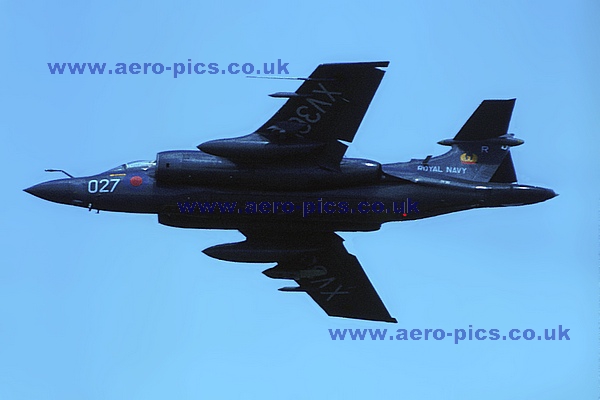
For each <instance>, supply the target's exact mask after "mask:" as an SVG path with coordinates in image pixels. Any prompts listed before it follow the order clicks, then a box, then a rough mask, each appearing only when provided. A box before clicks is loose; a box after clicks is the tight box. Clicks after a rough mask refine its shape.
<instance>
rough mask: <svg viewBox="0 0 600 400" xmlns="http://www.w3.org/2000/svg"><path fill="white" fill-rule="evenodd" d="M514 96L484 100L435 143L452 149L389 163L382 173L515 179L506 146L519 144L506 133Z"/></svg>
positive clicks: (467, 178)
mask: <svg viewBox="0 0 600 400" xmlns="http://www.w3.org/2000/svg"><path fill="white" fill-rule="evenodd" d="M514 105H515V99H510V100H485V101H483V102H482V103H481V104H480V105H479V107H478V108H477V110H475V112H474V113H473V115H471V117H470V118H469V119H468V120H467V122H466V123H465V124H464V125H463V127H462V128H461V129H460V130H459V131H458V133H457V134H456V136H455V137H454V138H453V139H446V140H442V141H440V142H438V143H439V144H441V145H445V146H451V147H452V148H451V149H450V151H448V152H447V153H445V154H442V155H440V156H437V157H431V156H428V157H427V158H425V159H424V160H411V161H410V162H408V163H398V164H390V165H388V166H387V167H386V168H384V171H385V172H388V171H389V172H388V173H390V174H391V175H395V176H399V177H401V178H407V179H411V175H414V176H417V175H418V176H426V177H431V178H451V179H462V180H469V181H475V182H502V183H512V182H516V181H517V177H516V174H515V169H514V166H513V163H512V158H511V156H510V150H509V149H510V147H511V146H518V145H520V144H523V141H522V140H520V139H516V138H515V137H514V135H512V134H508V133H507V131H508V125H509V123H510V118H511V115H512V111H513V108H514Z"/></svg>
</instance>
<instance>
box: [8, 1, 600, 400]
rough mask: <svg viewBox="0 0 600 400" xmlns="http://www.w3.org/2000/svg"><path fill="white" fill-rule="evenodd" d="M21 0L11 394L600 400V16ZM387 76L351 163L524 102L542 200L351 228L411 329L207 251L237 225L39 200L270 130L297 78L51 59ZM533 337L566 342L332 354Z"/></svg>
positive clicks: (499, 8) (539, 4) (12, 187)
mask: <svg viewBox="0 0 600 400" xmlns="http://www.w3.org/2000/svg"><path fill="white" fill-rule="evenodd" d="M522 3H525V2H520V1H503V2H498V1H493V2H492V1H483V2H479V1H472V2H465V1H458V2H452V5H449V4H448V2H441V1H440V2H434V1H427V2H414V1H401V2H391V1H390V2H388V3H387V4H386V3H385V2H383V3H382V2H379V3H372V4H367V3H365V2H364V1H361V2H338V3H335V4H333V3H326V2H323V1H312V0H308V1H304V2H302V3H298V4H294V5H288V4H287V3H282V2H261V1H258V2H250V3H249V2H239V1H231V2H227V5H220V4H221V3H219V2H210V4H206V5H200V4H199V2H164V3H161V2H147V1H146V2H141V1H140V2H123V3H121V2H118V3H117V2H115V3H114V4H107V3H106V2H79V1H78V2H75V1H73V2H60V3H59V4H55V3H53V2H42V1H32V2H22V1H3V2H1V3H0V43H1V48H2V56H1V58H0V60H1V62H0V74H1V76H2V77H3V79H2V83H1V85H0V115H1V118H0V135H1V137H2V143H3V149H4V151H3V152H2V158H3V174H2V191H1V192H2V197H0V202H1V203H0V205H1V206H0V219H1V221H2V223H1V224H2V225H1V226H2V234H3V236H2V240H1V242H0V249H1V254H2V260H1V261H0V262H1V266H0V398H1V399H166V398H178V399H179V398H180V399H198V398H205V399H228V398H260V399H280V398H284V397H285V398H290V399H306V398H336V399H338V398H339V399H341V398H344V399H352V398H403V399H432V398H444V399H481V398H485V399H508V398H510V399H533V398H537V399H567V398H569V399H592V398H597V396H598V372H599V370H598V364H597V363H598V311H599V310H598V304H599V301H598V298H599V297H598V264H599V256H598V254H599V248H598V222H599V211H598V210H599V204H600V203H599V201H600V200H599V199H600V196H599V190H598V183H599V182H600V180H599V168H598V167H599V165H598V161H597V159H598V147H599V144H600V139H599V128H600V113H599V111H598V110H599V109H600V94H599V93H600V91H599V89H600V85H599V79H598V71H600V52H599V51H598V50H599V49H600V43H599V42H600V28H599V26H600V25H599V24H598V21H599V16H600V4H599V3H598V2H597V1H563V2H557V1H532V2H527V3H528V5H523V4H522ZM188 58H191V59H192V60H194V61H198V62H219V63H222V64H227V63H229V62H242V63H243V62H253V63H262V62H271V61H276V60H277V59H282V60H284V62H288V63H289V71H290V74H291V75H293V76H306V75H308V74H310V72H311V71H312V70H313V69H314V68H315V67H316V66H317V65H318V64H320V63H324V62H342V61H378V60H389V61H391V64H390V67H389V68H388V69H387V74H386V76H385V78H384V80H383V82H382V84H381V87H380V89H379V91H378V93H377V94H376V97H375V99H374V101H373V102H372V104H371V108H370V109H369V111H368V113H367V115H366V117H365V120H364V122H363V124H362V126H361V128H360V130H359V132H358V134H357V137H356V139H355V141H354V143H353V144H352V146H351V148H350V149H349V151H348V154H347V155H348V156H351V157H364V158H370V159H375V160H378V161H380V162H393V161H405V160H408V159H410V158H411V157H424V156H425V155H427V154H440V153H441V152H442V151H445V150H446V148H443V147H441V146H439V145H437V144H435V143H436V142H437V141H438V140H441V139H445V138H451V137H453V136H454V134H455V133H456V132H457V130H458V129H459V128H460V126H461V125H462V123H463V122H464V121H465V120H466V118H467V117H468V116H469V115H470V114H471V112H472V111H473V110H474V109H475V108H476V107H477V105H478V104H479V103H480V102H481V101H482V100H483V99H486V98H513V97H516V98H517V103H516V108H515V111H514V114H513V120H512V123H511V127H510V131H511V132H514V133H515V134H516V135H517V137H520V138H522V139H524V140H525V145H524V146H521V147H518V148H515V149H514V151H513V159H514V161H515V165H516V169H517V175H518V177H519V181H520V182H521V183H525V184H533V185H540V186H546V187H550V188H553V189H554V190H555V191H557V192H558V193H560V196H559V197H557V198H555V199H553V200H551V201H548V202H546V203H542V204H538V205H533V206H524V207H514V208H504V209H488V210H473V211H468V212H463V213H457V214H452V215H446V216H441V217H437V218H433V219H428V220H422V221H417V222H406V223H393V224H387V225H385V226H384V227H383V228H382V229H381V230H380V231H378V232H374V233H351V234H349V233H344V234H342V236H343V237H344V238H345V239H346V246H347V248H348V250H349V251H350V252H351V253H353V254H355V255H356V256H357V257H358V258H359V260H360V261H361V263H362V265H363V267H364V268H365V270H366V272H367V274H368V275H369V277H370V278H371V280H372V282H373V284H374V286H375V287H376V288H377V290H378V292H379V293H380V295H381V297H382V299H383V300H384V302H385V304H386V305H387V307H388V309H389V310H390V311H391V314H392V315H393V316H395V317H396V318H397V319H398V320H399V324H398V325H391V324H381V323H374V322H364V321H352V320H344V319H336V318H328V317H326V316H325V314H324V313H323V312H322V311H321V310H320V309H319V308H318V307H317V306H316V304H314V303H313V302H312V300H310V299H309V297H308V296H306V295H303V294H295V293H281V292H278V291H277V290H276V289H277V288H278V287H280V286H284V282H282V281H274V280H270V279H268V278H266V277H264V276H263V275H262V274H261V273H260V272H261V271H262V270H264V269H266V268H268V267H270V266H272V264H266V265H260V264H247V265H245V264H233V263H225V262H220V261H217V260H213V259H210V258H208V257H206V256H205V255H204V254H202V253H201V250H202V249H204V248H206V247H209V246H212V245H215V244H219V243H226V242H231V241H237V240H239V239H241V237H242V236H241V235H240V234H239V233H237V232H233V231H228V232H225V231H201V230H198V231H196V230H183V229H175V228H168V227H165V226H161V225H159V224H158V223H157V219H156V217H155V216H151V215H130V214H113V213H100V214H99V215H96V214H95V213H89V212H87V210H85V209H80V208H75V207H68V206H63V205H57V204H53V203H49V202H44V201H42V200H40V199H37V198H34V197H33V196H30V195H28V194H26V193H24V192H23V191H22V189H23V188H26V187H29V186H31V185H33V184H36V183H39V182H42V181H44V180H48V179H50V178H55V177H58V176H52V175H50V174H47V173H44V172H43V170H44V169H45V168H64V169H66V170H67V171H69V172H70V173H72V174H75V175H78V176H85V175H90V174H95V173H98V172H101V171H103V170H106V169H109V168H111V167H114V166H116V165H118V164H121V163H123V162H127V161H132V160H138V159H153V158H154V157H155V154H156V153H157V152H159V151H162V150H169V149H193V148H194V147H195V146H196V145H198V144H199V143H202V142H204V141H207V140H210V139H216V138H219V137H233V136H239V135H242V134H246V133H250V132H252V131H253V130H254V129H256V128H257V127H258V126H260V124H262V123H263V122H264V121H265V120H266V119H267V118H268V117H270V116H271V115H272V113H273V112H275V111H276V110H277V108H278V107H279V106H280V104H281V100H278V99H272V98H269V97H267V94H269V93H272V92H275V91H293V90H295V89H296V87H297V86H298V82H294V81H281V80H257V79H246V78H244V77H243V76H240V75H238V76H234V75H203V76H194V75H190V76H187V75H186V76H183V77H180V78H178V79H173V78H171V77H170V76H169V75H167V74H163V75H136V76H133V75H127V76H117V75H104V76H91V75H81V76H71V75H63V76H59V75H51V74H50V73H49V72H48V68H47V65H46V63H48V62H106V63H109V64H111V65H112V64H115V63H118V62H127V63H132V62H162V63H165V64H172V63H174V62H186V61H187V59H188ZM469 324H471V325H473V326H474V327H476V328H479V327H480V328H486V329H491V328H498V329H501V330H509V329H511V328H521V329H526V328H532V329H536V330H543V329H544V328H555V327H557V326H558V325H559V324H560V325H563V326H564V327H566V328H569V329H570V338H571V340H570V341H561V342H558V341H557V342H544V341H540V342H538V341H531V342H525V341H523V340H521V341H518V342H509V341H497V342H492V341H481V342H477V341H472V342H467V341H465V342H462V343H460V344H458V345H455V344H453V342H451V341H439V342H436V341H426V342H425V341H419V342H416V341H411V342H399V341H381V342H375V341H343V342H340V341H335V342H334V341H332V340H331V339H330V337H329V333H328V329H329V328H332V329H335V328H388V329H393V330H395V329H398V328H406V329H413V328H421V329H425V328H442V329H446V330H453V329H455V328H464V329H466V328H468V326H469Z"/></svg>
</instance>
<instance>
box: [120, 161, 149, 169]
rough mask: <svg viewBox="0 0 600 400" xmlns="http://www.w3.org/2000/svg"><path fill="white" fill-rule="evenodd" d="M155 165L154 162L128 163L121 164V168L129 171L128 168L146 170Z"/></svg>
mask: <svg viewBox="0 0 600 400" xmlns="http://www.w3.org/2000/svg"><path fill="white" fill-rule="evenodd" d="M155 165H156V161H132V162H130V163H127V164H123V167H124V168H125V169H129V168H142V169H148V168H151V167H154V166H155Z"/></svg>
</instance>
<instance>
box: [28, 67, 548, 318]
mask: <svg viewBox="0 0 600 400" xmlns="http://www.w3.org/2000/svg"><path fill="white" fill-rule="evenodd" d="M387 66H388V62H365V63H337V64H322V65H320V66H318V67H317V69H316V70H315V71H314V72H313V73H312V74H311V75H310V76H309V77H308V78H303V83H302V84H301V86H300V87H299V88H298V89H297V90H296V91H295V92H289V93H288V92H278V93H274V94H272V95H271V96H272V97H275V98H284V99H287V101H286V102H285V104H284V105H283V106H282V107H281V108H280V109H279V111H277V112H276V113H275V115H273V116H272V117H271V118H270V119H269V120H268V121H267V122H266V123H265V124H264V125H262V126H261V127H260V128H258V129H257V130H256V131H255V132H253V133H251V134H249V135H246V136H242V137H238V138H233V139H219V140H213V141H209V142H206V143H203V144H201V145H199V146H198V150H181V151H166V152H161V153H158V155H157V157H156V160H155V161H137V162H132V163H128V164H123V165H121V166H118V167H116V168H113V169H111V170H108V171H106V172H103V173H101V174H98V175H93V176H88V177H83V178H75V177H73V176H71V175H69V174H67V175H68V178H66V179H58V180H53V181H49V182H45V183H41V184H39V185H35V186H32V187H30V188H28V189H25V191H26V192H28V193H30V194H33V195H35V196H37V197H40V198H42V199H46V200H49V201H53V202H56V203H63V204H69V205H74V206H79V207H85V208H88V209H89V210H92V209H96V210H98V212H99V211H100V210H106V211H119V212H128V213H152V214H157V215H158V222H159V223H161V224H164V225H168V226H173V227H181V228H199V229H237V230H239V231H240V232H241V233H242V234H243V235H244V236H245V237H246V240H245V241H242V242H239V243H230V244H221V245H217V246H213V247H210V248H208V249H206V250H204V253H205V254H206V255H208V256H210V257H214V258H217V259H220V260H226V261H233V262H249V263H276V265H275V266H274V267H272V268H269V269H267V270H265V271H264V272H263V273H264V274H265V275H266V276H268V277H270V278H275V279H290V280H294V281H296V283H297V286H292V287H283V288H281V289H280V290H282V291H285V292H305V293H307V294H308V295H309V296H310V297H311V298H312V299H313V300H314V301H315V302H316V303H317V304H318V305H319V306H320V307H321V308H322V309H323V310H324V311H325V312H326V313H327V314H328V315H330V316H337V317H346V318H356V319H365V320H373V321H385V322H396V319H394V318H392V317H391V316H390V314H389V312H388V310H387V309H386V307H385V306H384V304H383V302H382V301H381V299H380V298H379V296H378V294H377V292H376V291H375V289H374V288H373V286H372V284H371V282H370V281H369V279H368V278H367V275H366V274H365V272H364V271H363V269H362V267H361V266H360V264H359V262H358V260H357V259H356V257H354V256H353V255H351V254H349V253H348V252H347V251H346V249H345V248H344V246H343V243H342V242H343V239H342V238H341V237H340V236H338V235H337V234H336V232H339V231H375V230H378V229H379V228H380V227H381V224H383V223H385V222H390V221H406V220H416V219H421V218H427V217H433V216H436V215H440V214H446V213H451V212H456V211H462V210H468V209H472V208H480V207H502V206H516V205H523V204H533V203H538V202H542V201H545V200H548V199H550V198H552V197H554V196H556V194H555V193H554V191H552V190H550V189H545V188H541V187H535V186H527V185H521V184H517V183H516V182H517V178H516V174H515V169H514V166H513V162H512V159H511V155H510V148H511V147H513V146H518V145H520V144H522V143H523V141H522V140H520V139H516V138H515V137H514V135H512V134H508V133H507V131H508V125H509V122H510V118H511V114H512V111H513V107H514V104H515V100H514V99H510V100H485V101H483V102H482V103H481V104H480V105H479V107H478V108H477V109H476V111H475V112H474V113H473V115H471V117H470V118H469V119H468V120H467V122H466V123H465V124H464V126H463V127H462V128H461V129H460V130H459V132H458V133H457V134H456V136H454V138H453V139H446V140H442V141H441V142H439V144H441V145H446V146H450V150H449V151H448V152H446V153H445V154H442V155H439V156H436V157H433V156H431V155H428V156H426V157H425V158H423V159H412V160H410V161H408V162H398V163H392V164H383V165H382V164H380V163H378V162H376V161H371V160H364V159H352V158H344V157H343V156H344V153H345V151H346V148H347V145H346V144H345V143H343V142H346V143H348V142H352V140H353V138H354V136H355V134H356V132H357V130H358V127H359V125H360V123H361V121H362V119H363V117H364V115H365V112H366V111H367V108H368V106H369V104H370V103H371V100H372V98H373V96H374V95H375V92H376V90H377V88H378V87H379V84H380V82H381V80H382V78H383V75H384V71H383V70H382V69H381V68H385V67H387ZM50 171H55V170H50ZM58 171H62V170H58ZM63 172H64V171H63ZM65 174H66V173H65Z"/></svg>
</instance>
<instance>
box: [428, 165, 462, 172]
mask: <svg viewBox="0 0 600 400" xmlns="http://www.w3.org/2000/svg"><path fill="white" fill-rule="evenodd" d="M417 171H423V172H444V171H442V167H440V166H439V165H417ZM465 172H467V167H446V173H450V174H464V173H465Z"/></svg>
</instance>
